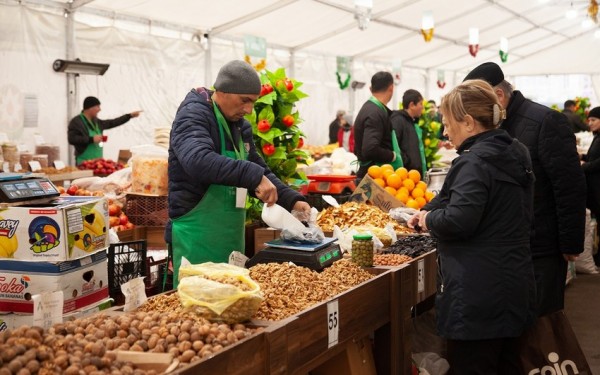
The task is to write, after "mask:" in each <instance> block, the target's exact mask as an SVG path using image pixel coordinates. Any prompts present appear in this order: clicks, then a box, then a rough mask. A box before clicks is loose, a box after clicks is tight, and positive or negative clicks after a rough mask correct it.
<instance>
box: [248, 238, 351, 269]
mask: <svg viewBox="0 0 600 375" xmlns="http://www.w3.org/2000/svg"><path fill="white" fill-rule="evenodd" d="M336 240H337V238H325V240H323V242H321V243H317V244H304V243H302V244H301V243H297V242H291V241H285V240H282V239H276V240H272V241H269V242H266V243H265V244H266V245H267V247H266V248H264V249H262V250H260V251H259V252H258V253H256V254H255V255H254V256H253V257H252V258H250V259H249V260H248V261H247V262H246V267H247V268H250V267H252V266H254V265H256V264H259V263H285V262H292V263H294V264H295V265H297V266H302V267H306V268H309V269H311V270H314V271H321V270H323V269H325V268H326V267H329V266H330V265H332V264H333V263H334V262H335V261H337V260H339V259H342V250H341V249H340V246H339V245H338V244H336V243H335V241H336Z"/></svg>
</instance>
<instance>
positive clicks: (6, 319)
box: [0, 298, 112, 332]
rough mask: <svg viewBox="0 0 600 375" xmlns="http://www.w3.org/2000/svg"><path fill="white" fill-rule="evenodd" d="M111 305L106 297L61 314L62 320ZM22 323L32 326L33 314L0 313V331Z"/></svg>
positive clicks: (91, 312) (79, 316)
mask: <svg viewBox="0 0 600 375" xmlns="http://www.w3.org/2000/svg"><path fill="white" fill-rule="evenodd" d="M111 306H112V299H110V298H107V299H104V300H102V301H100V302H98V303H95V304H94V305H92V306H88V307H85V308H83V309H80V310H76V311H72V312H70V313H68V314H64V315H63V321H67V320H71V319H79V318H85V317H86V316H90V315H92V314H95V313H97V312H99V311H102V310H106V309H108V308H110V307H111ZM22 325H28V326H33V314H3V315H0V332H2V331H5V330H7V329H16V328H19V327H20V326H22Z"/></svg>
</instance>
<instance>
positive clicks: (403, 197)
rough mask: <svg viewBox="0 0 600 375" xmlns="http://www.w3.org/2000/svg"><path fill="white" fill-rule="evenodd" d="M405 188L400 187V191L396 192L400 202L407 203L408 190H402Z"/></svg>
mask: <svg viewBox="0 0 600 375" xmlns="http://www.w3.org/2000/svg"><path fill="white" fill-rule="evenodd" d="M402 189H404V188H400V189H398V191H397V192H396V199H398V200H399V201H400V202H402V203H404V204H406V202H408V198H409V196H408V191H407V190H406V189H404V190H402Z"/></svg>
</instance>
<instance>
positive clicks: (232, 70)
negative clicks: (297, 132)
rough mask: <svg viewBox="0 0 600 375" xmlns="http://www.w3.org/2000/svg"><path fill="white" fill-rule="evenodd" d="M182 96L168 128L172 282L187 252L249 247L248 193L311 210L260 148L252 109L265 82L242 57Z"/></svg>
mask: <svg viewBox="0 0 600 375" xmlns="http://www.w3.org/2000/svg"><path fill="white" fill-rule="evenodd" d="M214 88H215V91H212V90H209V89H207V88H204V87H201V88H197V89H193V90H191V92H189V93H188V94H187V96H186V98H185V99H184V100H183V102H182V103H181V105H180V106H179V109H178V110H177V114H176V116H175V120H174V121H173V126H172V128H171V136H170V147H169V218H170V222H169V225H168V226H167V230H166V232H165V240H166V241H167V242H168V243H170V244H171V249H172V256H173V267H174V279H175V280H174V286H175V287H176V286H177V277H178V273H179V267H180V265H181V261H182V257H185V258H186V259H187V260H189V261H190V263H192V264H198V263H203V262H209V261H210V262H223V263H225V262H227V261H228V258H229V254H230V253H231V252H232V251H234V250H237V251H240V252H242V253H243V252H244V225H245V219H246V209H245V203H246V195H247V194H250V195H251V196H254V197H256V198H259V199H260V200H262V201H263V202H264V203H265V204H268V205H271V204H273V203H277V204H279V205H281V206H282V207H284V208H286V209H287V210H289V211H291V210H297V211H310V206H309V205H308V203H306V201H305V198H304V197H303V196H302V195H301V194H299V193H298V192H296V191H294V190H292V189H291V188H289V187H288V186H286V185H285V184H283V183H282V182H281V181H280V180H279V179H278V178H277V177H276V176H275V175H274V174H273V173H272V172H271V171H270V170H269V168H268V167H267V165H266V164H265V162H264V160H263V159H262V158H261V157H260V155H259V154H258V153H257V151H256V148H255V145H254V141H253V139H252V127H251V125H250V123H249V122H248V121H246V120H245V119H244V116H245V115H246V114H249V113H251V112H252V109H253V106H254V102H255V101H256V100H257V99H258V97H259V93H260V89H261V84H260V80H259V78H258V75H257V73H256V71H255V70H254V68H252V66H251V65H250V64H248V63H246V62H243V61H238V60H235V61H231V62H229V63H227V64H225V65H224V66H223V67H222V68H221V70H220V71H219V74H218V75H217V79H216V81H215V84H214Z"/></svg>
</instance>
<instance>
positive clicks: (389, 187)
mask: <svg viewBox="0 0 600 375" xmlns="http://www.w3.org/2000/svg"><path fill="white" fill-rule="evenodd" d="M383 189H384V190H385V191H387V192H388V193H390V194H391V195H393V196H396V189H395V188H393V187H392V186H386V187H384V188H383Z"/></svg>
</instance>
